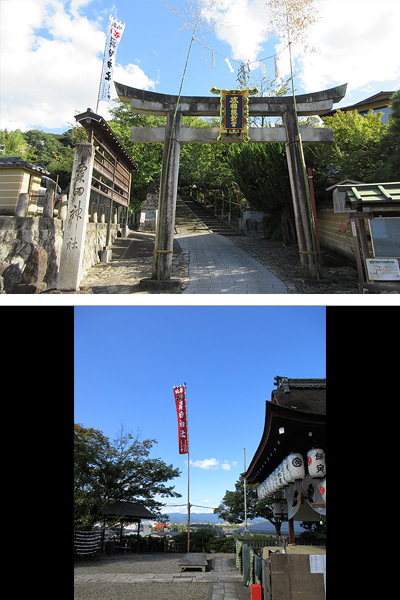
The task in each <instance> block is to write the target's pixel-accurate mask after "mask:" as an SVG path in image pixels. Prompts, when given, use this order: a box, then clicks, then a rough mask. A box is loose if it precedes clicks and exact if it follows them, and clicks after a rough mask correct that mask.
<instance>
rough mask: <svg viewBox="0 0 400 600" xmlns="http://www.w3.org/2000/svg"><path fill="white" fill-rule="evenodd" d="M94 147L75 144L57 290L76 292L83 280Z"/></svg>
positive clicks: (85, 143) (85, 144)
mask: <svg viewBox="0 0 400 600" xmlns="http://www.w3.org/2000/svg"><path fill="white" fill-rule="evenodd" d="M93 162H94V148H93V146H92V144H90V143H89V142H83V143H81V144H77V145H76V149H75V155H74V163H73V167H72V177H71V185H70V192H69V198H68V211H67V218H66V221H65V230H64V240H63V246H62V249H61V258H60V269H59V275H58V283H57V288H58V289H59V290H74V291H77V290H78V289H79V283H80V281H81V279H82V277H83V272H82V261H83V252H84V249H85V239H86V228H87V222H88V216H89V199H90V187H91V181H92V173H93Z"/></svg>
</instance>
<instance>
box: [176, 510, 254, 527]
mask: <svg viewBox="0 0 400 600" xmlns="http://www.w3.org/2000/svg"><path fill="white" fill-rule="evenodd" d="M168 516H169V522H170V523H187V514H186V515H185V514H181V513H168ZM262 520H263V519H254V521H249V523H250V522H252V523H255V522H257V521H262ZM190 522H191V523H211V524H212V525H216V524H217V523H221V524H222V523H224V521H223V519H221V517H219V516H218V515H215V514H214V513H191V514H190Z"/></svg>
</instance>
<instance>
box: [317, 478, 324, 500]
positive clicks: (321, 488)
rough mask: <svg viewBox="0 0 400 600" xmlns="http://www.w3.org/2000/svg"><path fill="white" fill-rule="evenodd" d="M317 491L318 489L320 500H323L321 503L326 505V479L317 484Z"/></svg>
mask: <svg viewBox="0 0 400 600" xmlns="http://www.w3.org/2000/svg"><path fill="white" fill-rule="evenodd" d="M318 489H319V493H320V494H321V496H322V500H323V501H324V502H325V504H326V478H325V479H322V480H321V481H320V482H319V485H318Z"/></svg>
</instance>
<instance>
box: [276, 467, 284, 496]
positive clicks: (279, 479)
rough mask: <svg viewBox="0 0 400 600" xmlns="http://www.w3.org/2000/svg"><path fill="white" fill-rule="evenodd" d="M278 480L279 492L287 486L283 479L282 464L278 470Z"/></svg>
mask: <svg viewBox="0 0 400 600" xmlns="http://www.w3.org/2000/svg"><path fill="white" fill-rule="evenodd" d="M276 479H277V482H278V483H277V486H278V490H281V489H282V488H283V487H284V485H285V484H286V482H285V479H284V477H283V466H282V465H281V464H280V465H279V467H277V468H276Z"/></svg>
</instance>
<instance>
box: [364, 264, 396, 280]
mask: <svg viewBox="0 0 400 600" xmlns="http://www.w3.org/2000/svg"><path fill="white" fill-rule="evenodd" d="M366 263H367V271H368V278H369V279H371V280H374V281H400V268H399V261H398V260H397V258H367V259H366Z"/></svg>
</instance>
